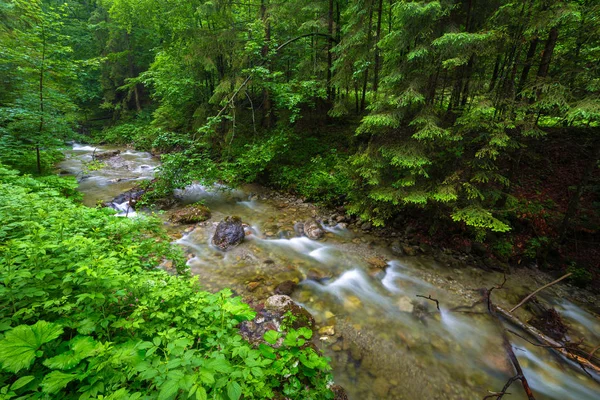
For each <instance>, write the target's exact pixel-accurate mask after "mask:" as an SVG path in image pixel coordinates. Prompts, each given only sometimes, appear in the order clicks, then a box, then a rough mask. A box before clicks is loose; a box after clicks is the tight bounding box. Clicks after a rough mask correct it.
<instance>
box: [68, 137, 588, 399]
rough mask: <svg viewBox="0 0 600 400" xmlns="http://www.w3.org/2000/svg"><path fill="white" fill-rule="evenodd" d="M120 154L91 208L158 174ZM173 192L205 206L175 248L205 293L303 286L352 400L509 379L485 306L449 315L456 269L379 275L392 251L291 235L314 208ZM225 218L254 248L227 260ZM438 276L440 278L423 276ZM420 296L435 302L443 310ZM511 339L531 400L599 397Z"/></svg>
mask: <svg viewBox="0 0 600 400" xmlns="http://www.w3.org/2000/svg"><path fill="white" fill-rule="evenodd" d="M93 151H94V148H93V147H90V146H76V147H74V149H73V150H72V151H71V152H68V158H67V160H65V162H64V163H62V164H61V168H63V169H66V170H68V171H70V172H71V173H73V174H77V173H78V172H79V171H81V169H82V161H86V160H89V159H91V152H93ZM121 155H122V157H123V158H124V159H125V160H126V161H131V165H130V167H129V168H128V169H127V170H125V171H122V170H121V171H117V170H110V169H109V170H106V171H104V170H103V171H94V172H91V173H89V174H88V175H89V176H88V177H87V178H85V179H82V180H81V190H82V191H83V192H84V193H85V195H86V199H87V200H86V204H91V205H94V204H95V202H96V200H97V199H102V200H108V199H110V198H112V197H114V196H115V195H116V194H119V193H120V192H121V191H123V190H125V189H127V188H130V187H131V186H132V185H133V183H132V182H130V181H127V182H115V183H111V180H113V179H115V178H132V179H139V178H141V177H146V178H147V177H150V176H152V171H153V170H154V168H156V167H157V162H156V161H155V160H153V159H152V158H151V157H150V156H149V155H148V154H147V153H139V152H133V151H126V152H124V153H122V154H121ZM146 166H148V168H146ZM175 195H176V196H177V197H178V198H179V199H180V200H181V201H182V202H183V203H193V202H196V201H203V202H204V203H205V204H207V205H208V206H209V207H210V208H211V211H212V215H213V218H212V220H211V221H208V222H205V223H202V224H199V225H198V226H197V227H196V228H195V229H194V230H192V231H191V232H188V233H187V234H185V235H184V236H183V237H181V238H180V239H179V240H177V241H176V243H178V244H179V245H181V246H183V247H184V248H185V249H186V250H187V251H188V252H189V253H190V258H189V261H188V265H189V266H190V268H191V270H192V272H193V273H195V274H197V275H198V276H199V278H200V281H201V283H202V284H203V285H204V287H205V288H207V289H208V290H218V289H220V288H222V287H225V286H227V287H231V288H232V289H233V290H234V291H237V292H241V293H248V290H249V289H248V287H252V290H256V291H255V292H253V296H255V297H258V298H265V297H266V296H268V295H269V294H271V293H272V290H273V288H274V287H275V285H276V284H277V283H279V282H282V281H284V280H286V279H291V280H297V281H300V285H299V287H298V289H297V290H296V291H295V292H294V295H293V297H294V298H295V299H296V301H298V302H299V303H301V304H302V305H304V306H305V307H306V308H307V309H308V310H309V311H311V313H312V314H313V315H314V316H315V319H316V320H317V321H319V322H320V323H321V324H322V325H333V326H334V327H335V332H336V333H335V335H334V336H331V337H323V338H321V339H322V340H321V341H320V345H321V346H322V348H323V351H324V352H325V353H326V354H327V355H328V356H329V357H331V359H332V365H333V368H334V377H335V379H336V382H338V383H340V384H341V385H343V386H344V387H345V388H346V389H347V391H348V393H349V396H350V398H351V399H354V400H357V399H360V400H363V399H364V400H371V399H372V400H376V399H409V400H412V399H456V400H458V399H461V400H462V399H481V398H483V397H484V396H486V395H487V394H489V393H488V392H489V391H499V390H500V389H501V388H502V387H503V385H504V383H505V382H506V380H507V379H508V378H509V377H510V376H512V375H513V371H512V367H511V366H510V364H509V363H507V360H506V355H505V354H504V351H503V349H502V339H501V335H500V333H499V331H498V326H497V324H496V323H495V321H491V320H490V318H489V317H488V315H487V313H486V310H485V307H476V308H473V309H470V310H468V312H456V311H452V308H453V307H456V306H459V305H468V304H469V303H470V302H469V301H467V300H466V299H465V297H464V296H461V295H458V294H456V293H454V292H451V291H449V290H446V287H445V284H444V282H448V281H447V280H445V279H446V278H445V277H446V276H448V275H453V274H457V273H458V272H457V271H455V270H450V269H447V268H445V267H442V266H440V265H438V264H436V263H435V262H434V261H433V260H431V259H428V258H425V257H423V258H419V257H414V258H403V259H395V260H391V261H388V264H387V268H385V269H384V270H377V269H373V268H372V266H370V265H369V263H368V262H367V261H366V258H367V257H366V255H365V254H366V253H368V254H371V255H372V254H373V253H377V252H379V253H378V254H387V253H385V251H384V250H382V249H379V248H377V247H374V248H372V247H369V246H368V245H366V244H362V243H361V241H360V240H359V239H361V238H360V235H359V234H357V233H353V232H351V231H349V230H348V229H346V228H345V226H344V225H343V224H338V225H335V226H327V225H325V226H323V228H324V230H325V231H326V232H327V234H326V237H325V239H324V240H322V241H312V240H310V239H308V238H306V237H291V238H290V232H294V224H296V223H297V222H302V221H304V220H305V219H306V218H308V217H310V216H311V215H310V213H309V211H308V210H307V209H303V208H301V207H299V206H298V207H297V206H296V205H289V206H286V207H281V206H277V205H275V204H273V203H272V202H269V201H261V200H258V199H257V198H256V196H254V197H252V198H250V197H249V196H248V195H247V194H246V193H244V192H243V191H241V190H229V189H228V188H226V187H224V186H215V187H206V186H203V185H200V184H194V185H191V186H189V187H187V188H186V189H184V190H179V191H177V192H176V193H175ZM226 215H238V216H240V217H241V218H242V220H243V221H244V222H245V223H246V224H247V225H248V226H247V227H246V233H247V236H246V237H247V240H246V242H245V243H244V244H242V245H240V246H238V247H237V248H235V249H233V250H231V251H229V252H226V253H223V252H220V251H218V250H216V249H215V248H213V247H212V246H211V244H210V238H211V236H212V234H213V232H214V230H215V228H216V222H217V221H219V220H221V219H222V218H223V217H224V216H226ZM292 236H293V235H292ZM365 252H366V253H365ZM459 272H460V271H459ZM477 273H481V272H477ZM432 274H434V275H435V276H437V277H438V278H436V279H429V278H427V277H431V275H432ZM439 277H442V278H439ZM473 285H477V284H476V283H473ZM255 287H258V289H254V288H255ZM474 287H481V286H474ZM261 290H263V291H262V292H261ZM417 295H421V296H425V297H427V296H431V297H432V298H436V299H438V300H439V302H440V305H441V311H438V310H437V308H436V305H435V303H433V302H432V301H429V300H427V299H424V298H420V297H417ZM548 300H549V301H550V300H551V299H548ZM554 305H555V307H556V308H557V309H558V310H559V311H561V312H562V314H563V315H564V318H565V319H566V320H568V321H570V322H573V323H574V324H575V329H576V330H577V331H578V332H581V334H582V335H586V338H589V341H590V342H593V341H596V342H598V341H600V338H599V337H598V335H600V324H599V322H598V320H597V319H596V318H595V317H594V316H593V315H592V314H590V313H588V312H586V311H585V310H583V309H581V308H579V307H578V306H577V305H575V304H573V303H571V302H569V301H567V300H565V299H561V300H560V301H558V302H555V304H554ZM513 339H514V340H513ZM511 340H513V344H514V351H515V354H516V355H517V357H518V358H519V360H520V362H521V363H522V366H523V369H524V370H525V373H526V376H527V378H528V380H529V383H530V385H531V386H532V388H533V390H534V391H535V393H536V399H538V400H544V399H547V400H550V399H552V400H563V399H572V400H592V399H594V400H596V399H598V398H600V386H599V385H598V384H597V383H595V382H593V381H592V379H590V378H589V377H587V376H586V375H585V374H582V373H580V372H578V371H575V370H574V368H571V367H569V366H568V365H567V363H565V362H564V360H562V359H560V358H558V357H557V356H556V355H555V354H553V353H552V352H551V351H549V350H548V349H545V348H540V347H536V346H533V345H531V344H529V343H527V342H525V341H523V340H521V339H519V338H518V337H514V338H513V337H511ZM509 392H510V393H512V395H511V398H515V399H520V398H524V397H523V396H524V394H523V391H522V388H520V386H519V385H518V384H514V385H513V386H512V387H511V389H510V391H509Z"/></svg>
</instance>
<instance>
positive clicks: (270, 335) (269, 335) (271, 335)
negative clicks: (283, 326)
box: [264, 331, 281, 344]
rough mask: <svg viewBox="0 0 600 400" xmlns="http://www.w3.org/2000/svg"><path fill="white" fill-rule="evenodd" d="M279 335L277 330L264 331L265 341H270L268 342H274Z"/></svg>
mask: <svg viewBox="0 0 600 400" xmlns="http://www.w3.org/2000/svg"><path fill="white" fill-rule="evenodd" d="M280 337H281V333H279V332H277V331H267V332H265V336H264V339H265V342H267V343H270V344H275V343H276V342H277V340H278V339H279V338H280Z"/></svg>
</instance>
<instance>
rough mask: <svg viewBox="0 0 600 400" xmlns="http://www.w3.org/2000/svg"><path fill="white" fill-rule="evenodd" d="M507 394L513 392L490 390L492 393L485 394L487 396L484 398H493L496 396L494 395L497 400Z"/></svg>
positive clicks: (484, 399)
mask: <svg viewBox="0 0 600 400" xmlns="http://www.w3.org/2000/svg"><path fill="white" fill-rule="evenodd" d="M510 379H515V378H514V377H513V378H510ZM509 382H510V380H509ZM510 383H512V382H510ZM509 386H510V385H509ZM507 389H508V388H507ZM505 394H511V393H509V392H490V394H488V395H487V396H485V397H484V398H483V400H486V399H492V398H494V397H495V398H496V400H497V399H501V398H502V396H504V395H505Z"/></svg>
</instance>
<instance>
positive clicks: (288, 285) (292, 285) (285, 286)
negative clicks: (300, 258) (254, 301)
mask: <svg viewBox="0 0 600 400" xmlns="http://www.w3.org/2000/svg"><path fill="white" fill-rule="evenodd" d="M297 286H298V284H297V283H296V282H293V281H283V282H281V283H280V284H278V285H277V286H276V287H275V294H284V295H286V296H289V295H291V294H292V293H293V292H294V290H295V289H296V287H297Z"/></svg>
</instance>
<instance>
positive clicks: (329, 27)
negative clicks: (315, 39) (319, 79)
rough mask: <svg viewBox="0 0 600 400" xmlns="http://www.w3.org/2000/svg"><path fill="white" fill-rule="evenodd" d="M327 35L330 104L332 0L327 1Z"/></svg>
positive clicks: (331, 94) (328, 94)
mask: <svg viewBox="0 0 600 400" xmlns="http://www.w3.org/2000/svg"><path fill="white" fill-rule="evenodd" d="M327 33H328V34H329V39H328V40H327V101H328V102H330V103H331V101H332V100H333V90H332V88H331V68H332V64H333V55H332V54H331V49H332V48H333V0H329V9H328V10H327Z"/></svg>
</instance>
